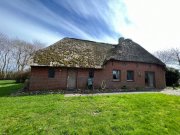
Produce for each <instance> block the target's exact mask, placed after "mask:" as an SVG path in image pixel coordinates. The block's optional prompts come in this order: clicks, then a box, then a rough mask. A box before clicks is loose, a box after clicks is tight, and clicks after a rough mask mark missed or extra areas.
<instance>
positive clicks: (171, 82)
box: [166, 68, 180, 86]
mask: <svg viewBox="0 0 180 135" xmlns="http://www.w3.org/2000/svg"><path fill="white" fill-rule="evenodd" d="M179 79H180V72H179V71H178V70H177V69H174V68H167V69H166V85H167V86H178V85H179V82H178V81H179Z"/></svg>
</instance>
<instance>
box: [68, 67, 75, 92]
mask: <svg viewBox="0 0 180 135" xmlns="http://www.w3.org/2000/svg"><path fill="white" fill-rule="evenodd" d="M76 74H77V72H76V70H74V69H69V70H68V78H67V88H68V89H70V90H73V89H76Z"/></svg>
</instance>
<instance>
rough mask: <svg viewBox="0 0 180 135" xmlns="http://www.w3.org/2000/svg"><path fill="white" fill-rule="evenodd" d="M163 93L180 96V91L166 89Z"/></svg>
mask: <svg viewBox="0 0 180 135" xmlns="http://www.w3.org/2000/svg"><path fill="white" fill-rule="evenodd" d="M161 93H164V94H168V95H177V96H180V89H178V90H172V89H164V90H163V91H161Z"/></svg>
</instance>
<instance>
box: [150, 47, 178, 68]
mask: <svg viewBox="0 0 180 135" xmlns="http://www.w3.org/2000/svg"><path fill="white" fill-rule="evenodd" d="M154 54H155V56H156V57H157V58H159V59H160V60H161V61H162V62H164V63H165V64H171V65H175V66H177V65H178V66H180V49H178V48H172V49H169V50H165V51H157V52H155V53H154Z"/></svg>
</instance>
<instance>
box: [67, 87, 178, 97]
mask: <svg viewBox="0 0 180 135" xmlns="http://www.w3.org/2000/svg"><path fill="white" fill-rule="evenodd" d="M148 93H163V94H168V95H177V96H180V89H179V90H172V89H164V90H162V91H160V92H159V91H148V92H146V91H145V92H113V93H94V94H65V95H64V96H65V97H76V96H98V95H105V96H106V95H117V94H148Z"/></svg>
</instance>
